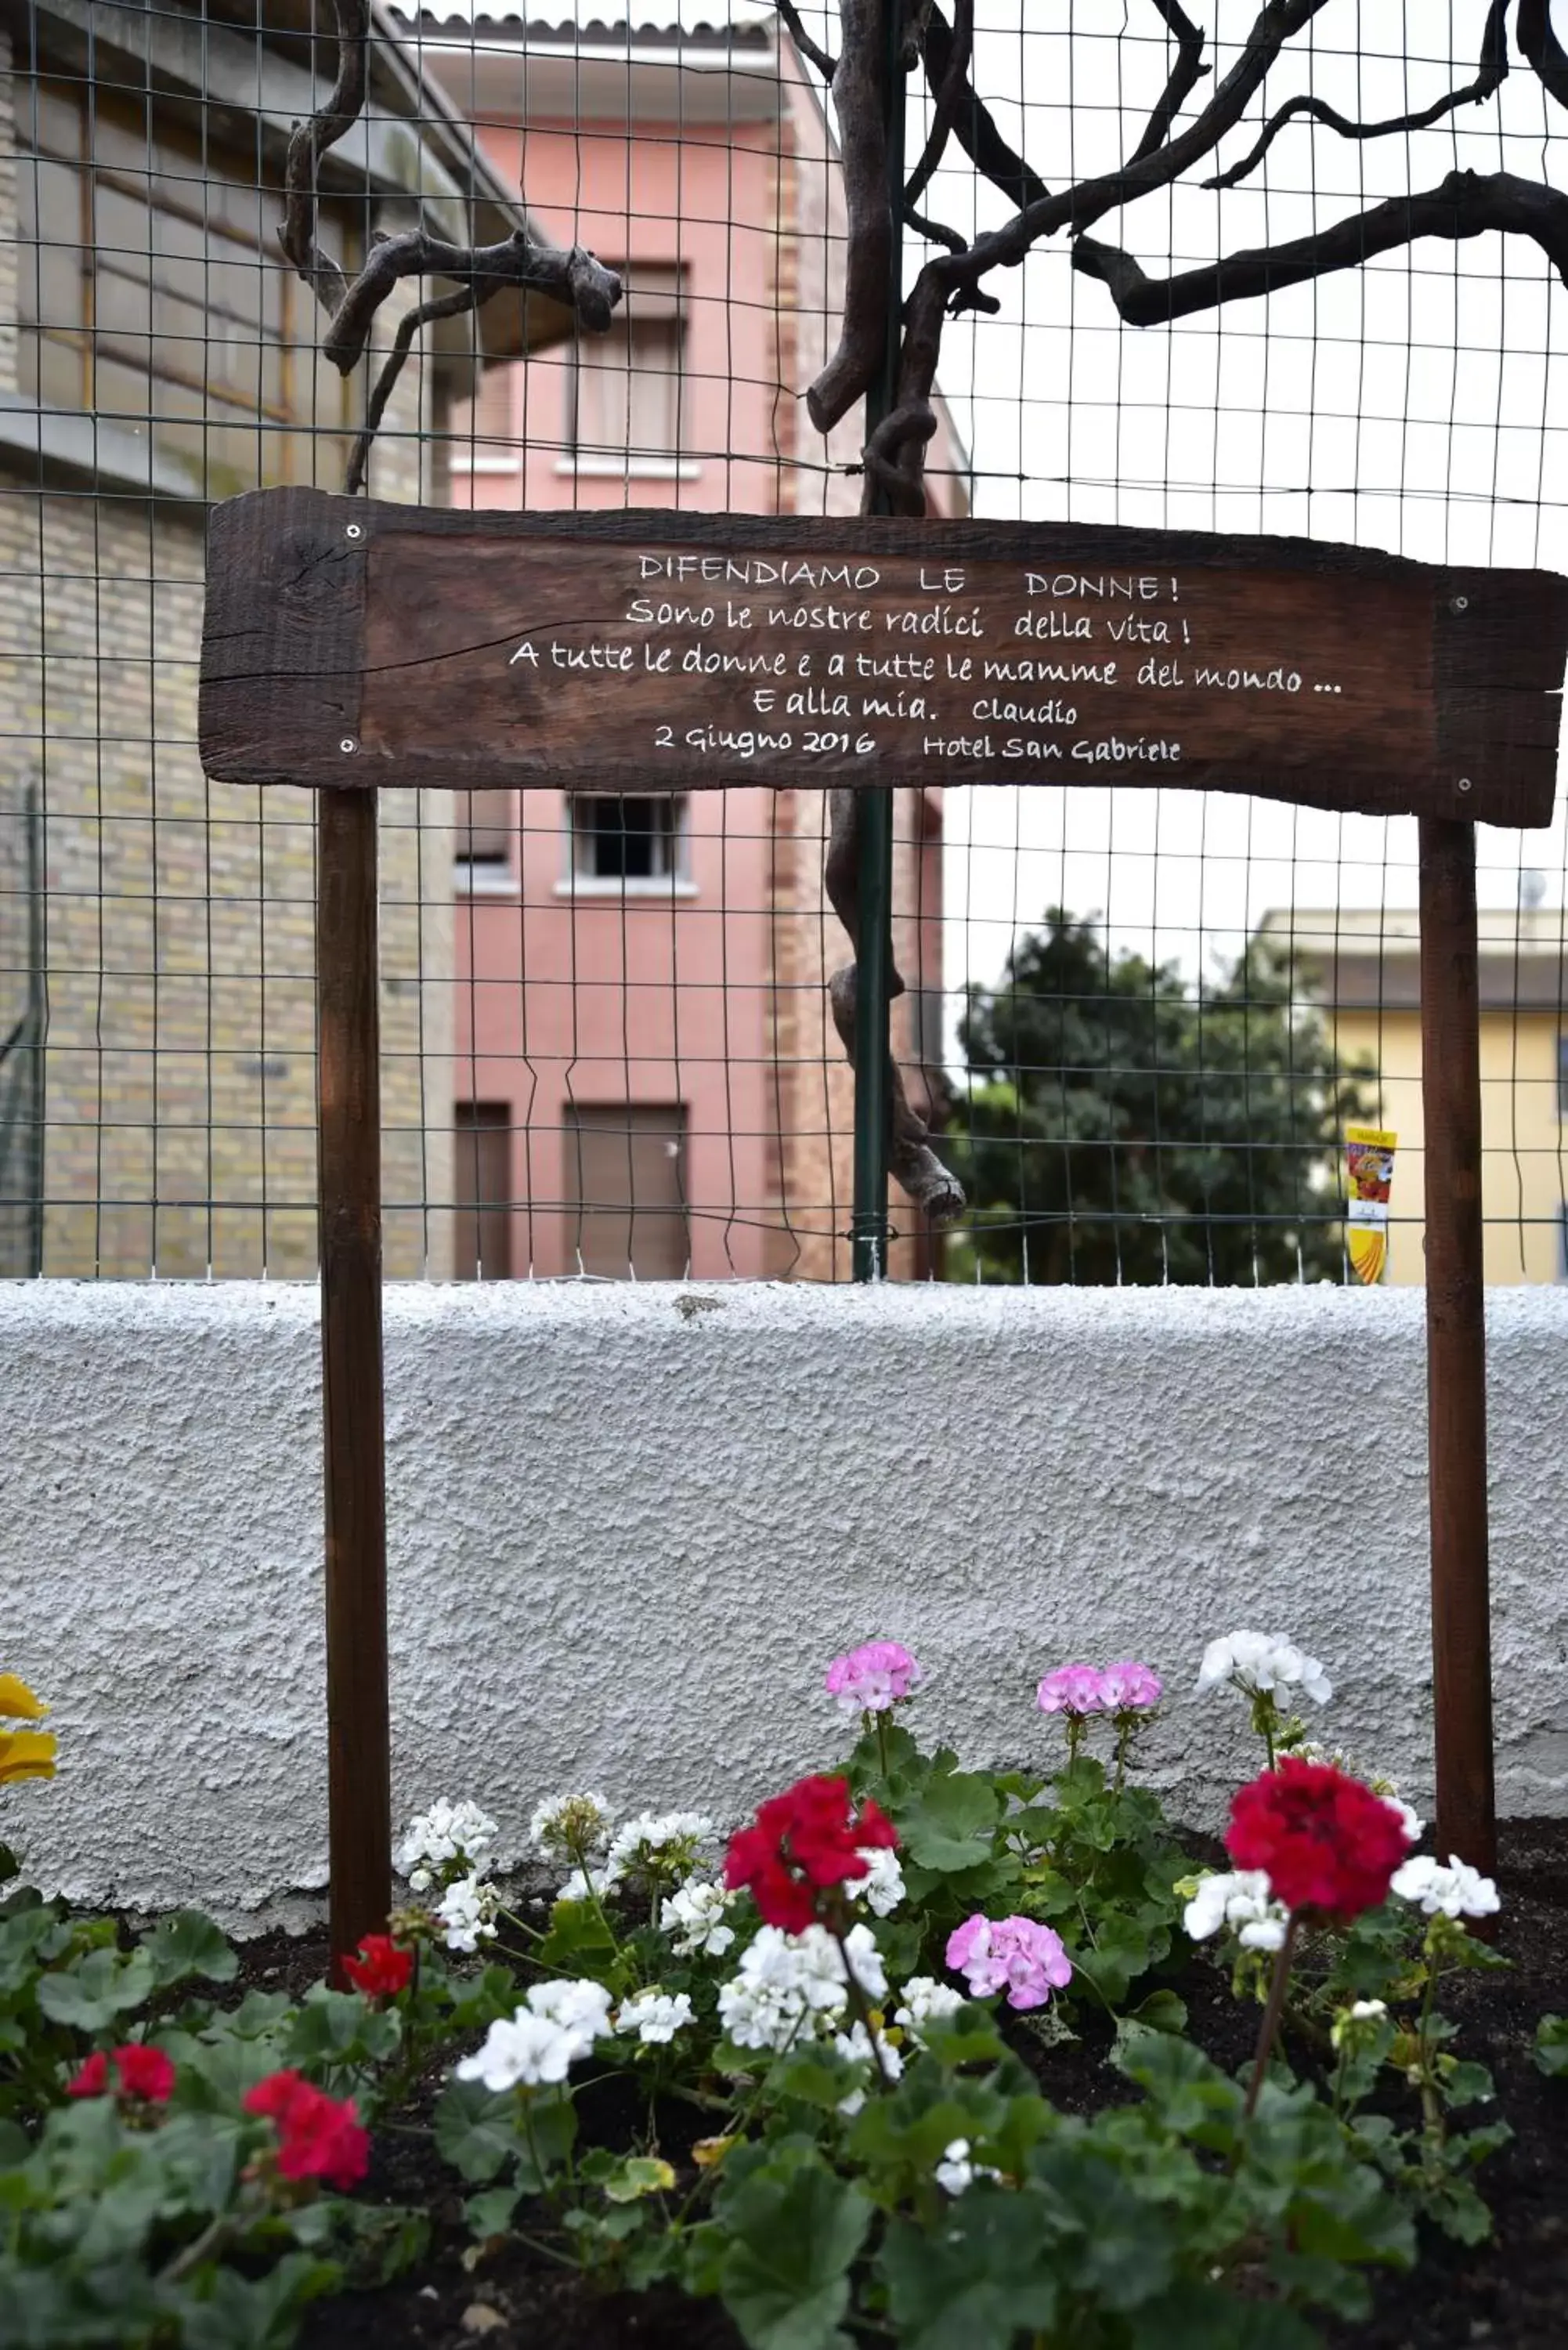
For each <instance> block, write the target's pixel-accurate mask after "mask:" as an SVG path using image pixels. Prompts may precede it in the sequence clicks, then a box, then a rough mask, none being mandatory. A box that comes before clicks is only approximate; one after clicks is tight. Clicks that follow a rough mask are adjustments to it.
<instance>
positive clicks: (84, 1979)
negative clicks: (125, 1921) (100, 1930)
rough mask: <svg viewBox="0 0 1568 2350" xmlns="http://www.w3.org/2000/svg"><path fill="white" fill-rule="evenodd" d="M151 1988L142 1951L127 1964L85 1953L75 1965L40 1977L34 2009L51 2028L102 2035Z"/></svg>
mask: <svg viewBox="0 0 1568 2350" xmlns="http://www.w3.org/2000/svg"><path fill="white" fill-rule="evenodd" d="M153 1987H154V1975H153V1966H152V1960H151V1957H150V1955H149V1953H148V1951H147V1950H146V1949H145V1948H143V1949H141V1950H135V1951H133V1952H132V1953H131V1955H130V1958H128V1959H122V1958H121V1957H120V1956H119V1952H118V1951H116V1950H89V1951H88V1954H87V1956H86V1957H85V1958H84V1959H81V1960H78V1963H77V1964H76V1965H75V1966H73V1967H71V1968H68V1969H62V1970H60V1971H59V1972H58V1973H57V1974H47V1975H43V1976H41V1977H40V1978H39V1981H38V1992H37V1997H38V2005H39V2007H40V2008H41V2009H42V2011H43V2012H44V2013H45V2014H46V2015H47V2017H48V2019H49V2021H50V2022H51V2023H68V2024H70V2025H71V2026H72V2027H73V2028H74V2029H75V2030H76V2031H78V2032H88V2033H93V2032H107V2031H108V2029H109V2026H110V2024H112V2023H113V2022H115V2021H116V2020H117V2018H119V2016H122V2015H129V2014H130V2012H131V2011H132V2009H134V2008H138V2007H140V2006H141V2005H142V2003H143V2002H144V2001H146V2000H147V1999H148V1998H149V1997H150V1996H151V1992H152V1990H153Z"/></svg>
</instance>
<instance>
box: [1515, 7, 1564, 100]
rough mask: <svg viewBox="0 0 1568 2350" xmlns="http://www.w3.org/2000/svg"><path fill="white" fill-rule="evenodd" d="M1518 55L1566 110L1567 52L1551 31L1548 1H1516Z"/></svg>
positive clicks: (1550, 14)
mask: <svg viewBox="0 0 1568 2350" xmlns="http://www.w3.org/2000/svg"><path fill="white" fill-rule="evenodd" d="M1518 32H1519V49H1520V55H1521V57H1525V58H1527V59H1528V60H1529V62H1530V63H1531V64H1532V66H1533V67H1534V68H1535V70H1536V72H1537V73H1538V74H1539V75H1540V77H1541V78H1542V81H1543V82H1544V83H1545V85H1546V88H1547V89H1548V90H1549V91H1550V92H1551V94H1552V97H1553V98H1554V99H1556V100H1557V103H1558V105H1559V106H1568V49H1564V47H1563V44H1562V42H1561V41H1560V40H1559V39H1558V37H1557V35H1556V33H1555V31H1554V30H1553V28H1552V11H1551V7H1550V5H1549V0H1519V25H1518Z"/></svg>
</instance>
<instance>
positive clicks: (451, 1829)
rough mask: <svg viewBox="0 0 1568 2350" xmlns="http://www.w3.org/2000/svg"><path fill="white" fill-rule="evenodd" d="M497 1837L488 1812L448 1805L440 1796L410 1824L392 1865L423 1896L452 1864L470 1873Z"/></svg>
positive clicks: (393, 1857) (495, 1827) (475, 1808)
mask: <svg viewBox="0 0 1568 2350" xmlns="http://www.w3.org/2000/svg"><path fill="white" fill-rule="evenodd" d="M499 1834H500V1830H499V1828H498V1827H497V1825H496V1824H495V1822H494V1821H493V1819H492V1818H491V1816H490V1814H489V1813H488V1812H482V1811H481V1810H480V1808H479V1805H478V1804H471V1803H467V1802H464V1803H461V1804H452V1803H449V1802H448V1801H447V1799H446V1797H445V1796H444V1795H443V1796H442V1797H441V1800H440V1801H439V1802H438V1803H434V1804H431V1807H430V1810H429V1811H428V1812H421V1813H420V1814H418V1815H417V1817H416V1818H414V1819H412V1820H410V1823H409V1825H408V1827H407V1828H406V1829H405V1831H404V1833H403V1838H402V1841H401V1843H400V1845H399V1846H398V1848H397V1850H396V1852H395V1853H394V1854H393V1856H392V1859H393V1863H394V1865H395V1866H396V1868H397V1870H398V1874H399V1875H400V1877H407V1878H408V1880H409V1883H410V1886H411V1887H413V1889H414V1891H415V1892H416V1893H427V1892H428V1891H429V1890H430V1888H431V1886H432V1885H433V1884H435V1883H436V1882H437V1881H438V1879H440V1878H441V1877H444V1876H446V1875H448V1874H450V1872H451V1869H452V1864H453V1863H454V1862H455V1863H457V1864H459V1865H460V1866H461V1867H462V1869H464V1870H465V1871H467V1872H472V1869H473V1867H474V1866H475V1864H476V1863H477V1862H479V1861H480V1860H482V1859H483V1856H484V1855H485V1854H486V1853H487V1852H488V1851H489V1849H490V1847H491V1846H492V1845H493V1843H494V1841H495V1839H496V1836H497V1835H499Z"/></svg>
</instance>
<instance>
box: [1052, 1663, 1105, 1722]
mask: <svg viewBox="0 0 1568 2350" xmlns="http://www.w3.org/2000/svg"><path fill="white" fill-rule="evenodd" d="M1035 1696H1036V1698H1037V1700H1038V1701H1039V1706H1040V1711H1041V1712H1042V1713H1067V1714H1076V1715H1078V1716H1079V1718H1080V1719H1081V1718H1082V1717H1083V1716H1084V1715H1085V1713H1100V1712H1103V1711H1104V1710H1105V1704H1106V1693H1105V1685H1104V1683H1103V1681H1102V1679H1101V1678H1100V1675H1099V1674H1098V1672H1097V1671H1096V1669H1095V1667H1094V1666H1093V1665H1058V1666H1057V1668H1056V1669H1055V1671H1054V1672H1053V1673H1047V1674H1046V1676H1045V1678H1044V1680H1043V1681H1042V1682H1041V1684H1040V1687H1039V1689H1038V1690H1036V1691H1035Z"/></svg>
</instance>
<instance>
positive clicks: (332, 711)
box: [202, 491, 1568, 825]
mask: <svg viewBox="0 0 1568 2350" xmlns="http://www.w3.org/2000/svg"><path fill="white" fill-rule="evenodd" d="M351 530H358V531H359V532H360V533H361V534H362V536H360V537H359V538H358V540H356V541H354V542H352V543H350V542H349V540H348V532H349V531H351ZM208 639H209V651H210V658H205V659H204V661H203V671H202V758H203V763H204V764H205V765H206V767H207V770H208V772H209V774H211V775H214V776H215V777H218V778H221V779H226V780H230V781H234V782H246V783H255V782H267V781H273V780H281V779H284V778H285V777H286V778H287V779H288V780H291V781H295V782H303V783H308V784H315V785H328V784H330V785H354V784H361V785H379V784H386V785H421V784H424V785H440V784H445V785H456V786H459V787H462V788H474V787H480V786H491V785H502V786H505V785H529V784H545V783H548V784H551V785H557V786H565V787H566V788H568V789H573V790H607V791H626V790H636V791H639V792H646V791H649V790H658V789H659V788H660V787H667V788H670V789H672V790H674V789H679V790H682V791H685V790H690V789H691V788H693V787H698V788H701V787H703V786H709V785H723V784H731V783H745V784H760V785H802V784H805V785H830V784H850V785H854V784H857V783H858V784H866V785H874V784H887V783H889V782H904V783H910V784H918V783H949V784H993V783H1003V784H1005V783H1042V782H1044V783H1061V784H1069V785H1070V784H1074V783H1092V784H1104V783H1121V784H1135V785H1148V784H1161V783H1163V784H1168V785H1185V786H1191V787H1198V788H1207V789H1218V790H1223V791H1239V792H1255V793H1258V794H1261V795H1263V796H1265V797H1272V798H1281V799H1286V800H1290V801H1293V802H1297V803H1300V804H1302V805H1305V806H1321V807H1327V808H1343V809H1363V810H1366V811H1369V812H1373V813H1378V814H1395V813H1400V812H1409V813H1415V814H1417V815H1428V816H1448V817H1455V816H1459V817H1464V818H1467V819H1477V818H1479V819H1482V820H1485V821H1488V822H1490V823H1497V824H1510V825H1539V824H1545V823H1547V822H1549V821H1550V818H1551V813H1552V794H1553V789H1554V783H1555V768H1556V743H1557V733H1558V723H1559V712H1560V691H1559V689H1560V688H1561V685H1562V681H1563V663H1564V659H1565V657H1568V581H1565V580H1563V579H1562V578H1559V577H1556V576H1555V575H1554V574H1550V573H1542V572H1480V571H1475V570H1470V569H1466V570H1463V571H1459V570H1446V569H1443V568H1441V567H1432V566H1428V565H1422V564H1415V563H1408V562H1405V561H1403V560H1401V559H1400V558H1398V557H1396V556H1386V555H1379V554H1376V553H1372V554H1368V553H1364V552H1362V551H1360V550H1357V549H1354V548H1347V547H1339V546H1318V545H1316V544H1315V543H1314V542H1311V541H1306V540H1293V539H1263V538H1251V539H1250V538H1236V537H1216V536H1204V535H1201V534H1196V533H1191V532H1163V533H1162V532H1147V531H1122V530H1110V529H1106V530H1093V529H1085V528H1081V527H1070V526H1066V525H1054V524H1053V525H1043V524H1041V525H1036V524H1000V523H973V522H971V523H946V522H944V523H941V524H939V525H930V524H928V523H910V522H907V521H899V520H892V519H886V518H880V517H861V516H855V517H841V518H834V519H831V520H825V521H801V520H796V519H790V518H781V517H775V516H764V515H684V514H682V515H676V514H671V513H666V512H659V513H634V514H618V515H573V514H559V515H534V514H530V515H519V514H493V513H491V514H473V513H460V512H454V511H452V510H449V509H426V508H410V507H400V506H388V505H378V504H368V503H366V502H365V501H362V500H348V499H345V498H338V497H333V496H331V495H330V494H327V493H325V492H316V491H287V492H270V491H269V492H261V493H255V494H252V495H250V496H248V497H246V498H243V499H238V500H235V501H234V503H233V504H232V505H230V506H228V507H221V508H219V509H218V510H217V512H216V513H215V515H214V516H213V526H212V536H211V542H210V554H209V618H208ZM346 743H347V744H348V745H350V746H351V747H350V748H348V749H345V747H344V746H345V744H346Z"/></svg>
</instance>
